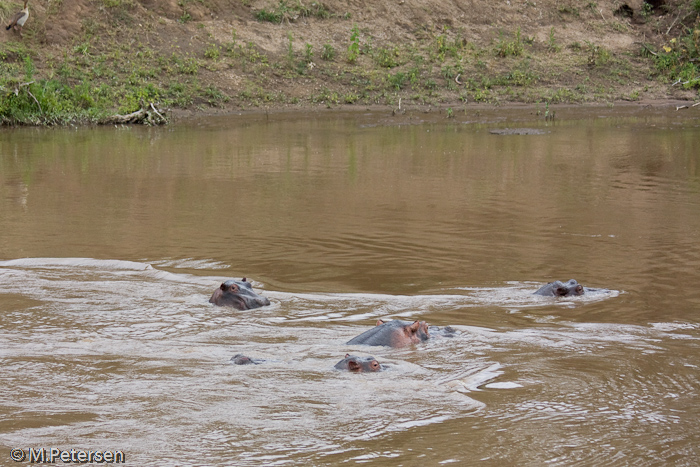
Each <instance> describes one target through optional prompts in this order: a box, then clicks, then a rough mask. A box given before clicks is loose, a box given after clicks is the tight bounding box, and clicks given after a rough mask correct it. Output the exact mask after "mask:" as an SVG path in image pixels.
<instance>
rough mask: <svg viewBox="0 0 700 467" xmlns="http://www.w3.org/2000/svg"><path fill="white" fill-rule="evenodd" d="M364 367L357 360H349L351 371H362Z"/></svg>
mask: <svg viewBox="0 0 700 467" xmlns="http://www.w3.org/2000/svg"><path fill="white" fill-rule="evenodd" d="M361 369H362V366H361V365H360V364H359V363H357V362H356V361H355V360H350V361H349V362H348V370H350V371H360V370H361Z"/></svg>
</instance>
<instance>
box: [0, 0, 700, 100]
mask: <svg viewBox="0 0 700 467" xmlns="http://www.w3.org/2000/svg"><path fill="white" fill-rule="evenodd" d="M0 5H1V6H0V16H2V19H3V22H5V23H6V22H7V20H8V18H9V17H10V16H11V13H13V12H14V11H17V10H19V9H21V5H20V4H19V3H17V2H3V3H2V4H0ZM30 9H31V17H30V20H29V21H28V22H27V24H26V25H25V27H24V30H23V37H20V35H19V34H18V33H17V32H15V31H4V30H3V31H2V32H3V33H2V34H1V35H0V36H1V37H0V60H1V61H0V65H2V68H1V69H0V78H1V79H3V80H4V83H5V85H4V89H5V91H13V90H18V89H20V87H19V86H20V84H22V83H20V82H21V81H22V80H23V79H25V78H26V79H29V78H31V79H32V80H37V79H47V80H49V79H53V80H57V81H59V82H60V83H62V85H65V86H72V87H73V88H75V87H80V86H82V87H83V88H84V89H83V94H84V95H83V96H82V97H80V96H79V98H80V99H82V100H81V101H79V102H82V104H79V105H78V106H80V105H82V106H83V107H84V108H89V107H90V106H92V105H97V103H101V105H103V106H106V107H109V103H110V102H111V103H112V109H111V110H112V111H114V112H122V113H126V112H133V111H134V110H137V109H138V108H139V107H140V106H142V105H143V104H144V103H145V102H149V101H157V102H160V103H161V104H162V105H164V106H165V107H168V108H169V109H171V110H172V111H175V112H176V113H179V114H183V113H219V112H231V111H239V110H249V109H251V108H255V109H273V110H274V109H289V108H295V107H304V108H308V107H309V106H323V107H338V106H357V105H363V106H367V105H380V106H388V107H390V108H392V109H394V110H395V111H401V110H403V109H406V108H411V107H442V108H450V109H452V108H453V107H454V108H461V107H462V106H465V105H467V106H468V105H473V104H491V105H493V104H496V105H503V104H508V103H542V104H543V105H549V104H556V103H585V102H598V103H615V102H619V101H654V100H660V99H681V100H692V99H697V98H698V92H697V88H696V87H694V86H693V85H692V84H693V83H690V85H688V84H686V86H683V85H682V83H680V84H676V85H673V83H672V82H671V80H670V78H668V77H667V76H665V75H664V74H663V73H662V71H660V70H659V67H658V66H655V62H654V60H653V53H656V52H655V51H660V50H663V47H671V46H673V44H674V42H673V39H674V38H677V37H680V36H681V35H683V34H687V33H688V31H690V30H693V28H698V15H697V11H696V10H695V5H691V2H687V1H681V0H667V1H663V0H654V2H653V3H650V4H646V3H642V2H641V1H638V0H634V1H626V2H625V1H623V0H613V1H603V2H592V1H589V0H503V1H499V2H493V1H490V0H466V1H455V0H438V1H432V2H429V4H428V3H426V2H423V1H419V0H391V1H388V2H375V1H368V0H350V1H340V0H326V1H324V2H322V3H321V2H315V1H308V0H305V1H301V0H287V1H280V0H274V1H273V0H71V1H70V2H68V1H64V0H43V1H40V0H34V1H31V2H30ZM30 72H31V73H30ZM13 83H15V84H13ZM17 83H20V84H17ZM0 84H1V83H0ZM13 85H14V88H13ZM31 97H36V96H34V95H32V96H31ZM34 100H36V101H37V104H40V102H41V101H40V99H36V98H35V99H34ZM28 102H29V103H31V100H29V99H28ZM46 105H49V104H46ZM41 111H42V112H44V113H46V109H44V108H43V107H42V109H41Z"/></svg>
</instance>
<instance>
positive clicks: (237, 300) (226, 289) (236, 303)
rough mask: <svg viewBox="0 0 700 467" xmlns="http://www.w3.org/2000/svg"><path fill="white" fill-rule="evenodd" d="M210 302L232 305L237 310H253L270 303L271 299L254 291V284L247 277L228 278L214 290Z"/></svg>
mask: <svg viewBox="0 0 700 467" xmlns="http://www.w3.org/2000/svg"><path fill="white" fill-rule="evenodd" d="M209 303H213V304H214V305H219V306H232V307H234V308H236V309H237V310H251V309H253V308H259V307H261V306H265V305H269V304H270V300H268V299H267V298H265V297H263V296H261V295H258V294H256V293H255V292H253V286H252V285H251V284H250V282H248V281H247V280H246V279H245V277H244V278H243V279H242V280H240V281H237V280H233V279H231V280H228V281H226V282H224V283H223V284H221V286H220V287H219V288H218V289H216V290H215V291H214V293H213V294H212V296H211V298H210V299H209Z"/></svg>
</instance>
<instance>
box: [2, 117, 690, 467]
mask: <svg viewBox="0 0 700 467" xmlns="http://www.w3.org/2000/svg"><path fill="white" fill-rule="evenodd" d="M690 112H694V110H690V111H688V112H686V113H683V112H675V111H673V110H664V109H660V110H659V109H643V108H630V109H622V110H620V109H602V108H598V109H580V108H579V109H561V110H558V111H557V121H555V122H554V123H545V122H543V121H541V120H539V119H538V118H537V116H536V115H534V114H533V112H532V109H530V110H526V109H523V110H514V111H505V110H501V109H495V110H489V111H482V113H481V114H479V115H467V114H462V113H460V112H457V113H456V118H454V119H450V120H447V119H444V118H441V117H439V116H437V115H431V114H421V115H420V116H413V117H398V118H392V117H386V116H384V115H380V114H376V113H352V114H342V113H330V114H319V115H309V116H300V115H296V114H295V115H269V116H265V115H260V116H246V117H243V116H232V117H220V118H212V119H201V120H196V121H193V122H188V123H186V124H185V123H183V124H177V125H173V126H170V127H168V128H150V129H149V128H137V127H130V128H92V129H78V130H75V129H51V130H36V129H15V130H2V131H1V132H0V225H2V229H0V342H2V346H0V364H1V365H2V372H0V387H2V388H4V389H3V390H2V391H0V459H3V460H2V461H0V464H1V465H4V464H6V463H10V462H11V461H10V460H9V454H8V453H9V451H10V449H12V448H22V449H25V450H27V449H28V448H39V447H45V448H52V447H55V448H59V449H72V448H74V449H85V450H88V449H92V450H122V451H123V452H124V453H125V454H126V458H127V464H128V465H139V466H142V465H163V464H168V465H301V464H304V465H308V464H310V465H335V464H340V463H351V464H354V463H370V464H373V465H391V466H394V465H425V464H428V465H433V464H438V463H460V464H477V463H478V464H482V465H502V464H504V463H505V464H508V465H515V464H517V465H533V466H535V465H538V466H539V465H545V464H546V465H566V466H569V465H635V466H637V465H648V466H654V465H697V458H698V454H700V453H698V446H700V435H698V433H700V416H699V415H700V414H699V413H698V412H699V410H698V407H700V404H699V402H700V396H699V395H698V392H699V390H700V366H699V365H700V364H699V363H698V361H697V356H698V348H699V346H700V319H699V318H698V313H697V312H698V309H699V308H700V290H699V288H698V287H697V284H698V283H700V273H699V272H698V271H699V270H700V119H699V118H698V116H697V113H695V114H693V113H690ZM509 128H510V129H513V128H530V129H534V130H538V131H534V132H532V133H535V134H527V135H519V134H507V133H510V132H502V131H501V133H506V134H502V135H498V134H492V133H491V131H492V130H503V129H509ZM536 133H541V134H536ZM243 276H245V277H248V278H249V280H251V281H252V282H253V284H254V287H255V288H256V290H258V291H259V292H260V293H261V294H263V295H265V296H267V297H268V298H269V299H270V300H271V302H272V305H271V306H269V307H265V308H261V309H257V310H251V311H237V310H233V309H229V308H218V307H214V306H212V305H211V304H209V303H208V298H209V296H210V295H211V293H212V292H213V290H214V289H215V288H216V287H217V286H218V285H219V284H220V283H221V282H222V281H223V280H225V279H227V278H240V277H243ZM570 278H576V279H577V280H578V281H579V282H580V283H582V284H584V285H586V286H589V287H597V288H605V289H608V290H607V291H605V292H601V293H597V294H588V295H585V296H583V297H574V298H563V299H553V298H546V297H539V296H533V295H532V292H533V291H535V290H537V288H538V287H540V286H541V285H543V284H544V283H546V282H548V281H551V280H555V279H560V280H568V279H570ZM379 318H384V319H386V318H401V319H406V320H413V319H421V320H426V321H428V322H429V323H430V324H433V325H439V326H445V325H451V326H452V327H454V328H455V329H457V330H458V331H459V334H458V336H456V337H454V338H439V339H438V338H436V339H433V340H431V341H429V342H427V343H425V344H421V345H417V346H414V347H409V348H403V349H389V348H383V347H364V346H348V345H347V344H345V343H346V342H347V341H348V340H349V339H351V338H352V337H354V336H355V335H358V334H360V333H361V332H363V331H365V330H366V329H368V328H369V327H371V326H373V325H374V323H375V322H376V320H377V319H379ZM348 352H349V353H354V354H358V355H373V356H375V357H376V358H377V359H378V360H379V361H380V362H381V363H382V364H383V365H385V366H386V370H385V371H383V372H380V373H374V374H349V373H344V372H340V371H337V370H335V369H334V368H333V366H334V365H335V363H336V362H338V361H339V360H341V359H342V358H343V356H344V355H345V354H346V353H348ZM237 353H244V354H246V355H249V356H251V357H253V358H258V359H264V360H265V363H263V364H260V365H247V366H239V365H232V364H230V363H229V359H230V358H231V357H232V356H233V355H235V354H237Z"/></svg>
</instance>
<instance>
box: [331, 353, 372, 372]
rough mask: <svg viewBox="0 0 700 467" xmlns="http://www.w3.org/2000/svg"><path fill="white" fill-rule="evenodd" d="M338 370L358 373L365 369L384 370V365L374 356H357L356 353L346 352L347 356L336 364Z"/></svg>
mask: <svg viewBox="0 0 700 467" xmlns="http://www.w3.org/2000/svg"><path fill="white" fill-rule="evenodd" d="M335 367H336V368H337V369H338V370H348V371H354V372H357V373H362V372H363V371H382V366H381V365H380V364H379V362H378V361H377V360H375V359H374V357H356V356H355V355H350V354H349V353H347V354H345V358H344V359H342V360H341V361H339V362H338V363H336V364H335Z"/></svg>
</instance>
